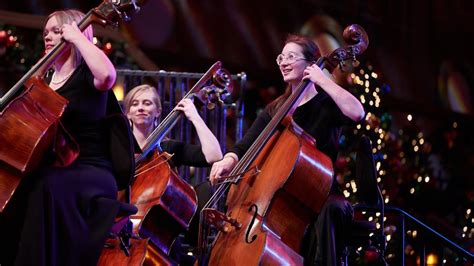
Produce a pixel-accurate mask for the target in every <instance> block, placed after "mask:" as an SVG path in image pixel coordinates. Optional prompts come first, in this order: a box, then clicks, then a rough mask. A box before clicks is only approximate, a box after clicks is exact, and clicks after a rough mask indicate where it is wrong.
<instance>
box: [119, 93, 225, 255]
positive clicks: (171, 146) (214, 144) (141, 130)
mask: <svg viewBox="0 0 474 266" xmlns="http://www.w3.org/2000/svg"><path fill="white" fill-rule="evenodd" d="M124 103H125V113H126V114H127V117H128V119H129V120H130V123H131V125H132V131H133V134H134V136H135V138H136V140H137V142H138V144H139V146H140V148H144V147H145V146H146V139H147V137H148V136H149V135H150V134H151V133H152V132H153V130H154V129H155V128H156V127H157V126H158V124H159V121H160V116H161V101H160V96H159V95H158V92H157V91H156V89H155V88H154V87H152V86H150V85H147V84H144V85H140V86H137V87H135V88H133V89H132V90H130V92H128V93H127V95H126V97H125V99H124ZM175 109H176V110H179V111H181V112H183V113H184V115H185V116H186V118H187V119H188V120H189V121H191V123H192V124H193V126H194V128H195V129H196V132H197V135H198V138H199V142H200V145H194V144H189V143H183V142H181V141H177V140H172V139H165V140H163V141H162V142H161V143H160V146H161V148H162V150H163V151H164V152H167V153H169V154H173V156H172V157H171V160H172V162H173V165H174V166H175V167H178V166H181V165H188V166H197V167H207V166H211V165H212V163H214V162H216V161H218V160H220V159H222V152H221V149H220V146H219V142H218V141H217V139H216V137H215V136H214V135H213V134H212V132H211V131H210V130H209V128H208V127H207V126H206V124H205V123H204V121H203V120H202V118H201V116H200V115H199V113H198V112H197V110H196V107H195V105H194V103H193V102H192V101H191V100H190V99H183V100H181V101H180V102H179V103H178V104H177V105H176V107H175ZM207 184H208V182H204V183H203V184H202V186H201V185H199V186H198V188H196V189H207V187H209V185H207ZM200 187H201V188H200ZM198 197H200V194H199V193H198ZM198 201H199V202H198V204H201V203H202V201H203V200H201V199H200V198H199V199H198ZM198 217H199V214H197V215H195V216H194V218H193V221H192V223H191V227H192V228H190V229H189V231H188V233H187V237H188V238H191V239H189V240H188V241H191V242H192V241H193V238H195V237H196V236H195V235H197V232H194V231H196V230H197V229H195V227H196V226H197V224H196V223H197V222H198V219H197V218H198ZM181 249H182V248H181V243H180V241H179V239H176V241H175V243H174V245H173V248H172V250H171V254H170V256H171V257H172V259H174V260H175V261H177V262H178V263H186V262H184V261H183V260H184V259H185V257H184V256H183V252H184V251H183V250H181Z"/></svg>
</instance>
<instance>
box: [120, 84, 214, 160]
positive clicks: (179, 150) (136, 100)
mask: <svg viewBox="0 0 474 266" xmlns="http://www.w3.org/2000/svg"><path fill="white" fill-rule="evenodd" d="M124 102H125V112H126V114H127V117H128V119H129V120H130V123H131V125H132V131H133V134H134V136H135V138H136V139H137V142H138V144H139V146H140V148H143V147H144V145H145V144H146V139H147V137H148V136H149V135H150V133H151V132H152V131H153V129H155V127H156V126H158V122H159V120H160V116H161V102H160V96H159V95H158V93H157V91H156V89H155V88H154V87H152V86H149V85H140V86H137V87H135V88H133V89H132V90H130V92H129V93H128V94H127V96H126V97H125V100H124ZM175 109H176V110H178V111H182V112H183V113H184V115H185V116H186V118H187V119H188V120H189V121H191V123H192V124H193V126H194V128H195V129H196V132H197V135H198V138H199V142H200V143H201V145H191V144H185V143H182V142H179V141H175V140H170V139H168V140H165V141H162V142H161V143H160V146H161V148H162V149H163V151H166V152H168V153H170V154H174V155H173V157H172V158H171V160H172V161H173V163H174V164H175V166H180V165H190V166H200V167H203V166H209V165H210V164H212V163H213V162H215V161H218V160H220V159H221V158H222V152H221V149H220V146H219V142H218V141H217V139H216V137H215V136H214V135H213V134H212V132H211V131H210V130H209V128H208V127H207V126H206V124H205V123H204V121H203V120H202V118H201V116H200V115H199V113H198V112H197V110H196V107H195V106H194V104H193V102H192V101H191V100H190V99H183V100H181V101H180V102H179V103H178V105H177V106H176V107H175Z"/></svg>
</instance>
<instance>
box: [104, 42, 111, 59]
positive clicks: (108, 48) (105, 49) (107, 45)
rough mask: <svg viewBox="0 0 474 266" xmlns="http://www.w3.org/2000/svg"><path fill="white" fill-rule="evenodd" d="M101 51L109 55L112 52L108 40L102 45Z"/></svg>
mask: <svg viewBox="0 0 474 266" xmlns="http://www.w3.org/2000/svg"><path fill="white" fill-rule="evenodd" d="M102 51H104V53H105V54H106V55H107V56H109V55H110V54H112V44H111V43H110V42H108V43H106V44H105V45H104V47H102Z"/></svg>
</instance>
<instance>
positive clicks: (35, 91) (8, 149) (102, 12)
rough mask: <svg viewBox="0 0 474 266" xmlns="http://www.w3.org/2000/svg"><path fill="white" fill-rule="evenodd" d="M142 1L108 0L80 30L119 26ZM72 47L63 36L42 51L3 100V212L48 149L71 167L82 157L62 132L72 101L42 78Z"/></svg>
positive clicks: (0, 182) (0, 166)
mask: <svg viewBox="0 0 474 266" xmlns="http://www.w3.org/2000/svg"><path fill="white" fill-rule="evenodd" d="M143 2H144V0H122V1H111V0H108V1H107V0H106V1H104V2H103V3H102V4H101V5H99V6H98V7H96V8H93V9H91V10H90V11H89V12H88V13H87V14H86V15H85V17H84V18H83V19H82V20H81V22H80V23H79V24H78V27H79V29H80V30H81V31H83V30H84V29H86V28H87V27H88V26H89V25H91V24H92V23H96V24H99V25H102V26H106V25H108V24H115V22H114V20H116V18H118V17H120V18H124V19H126V18H128V16H127V13H126V12H129V11H137V10H139V6H140V5H142V4H143ZM69 48H70V45H69V44H67V43H66V42H65V41H64V40H62V41H61V42H59V43H58V44H57V45H56V46H55V47H54V48H53V49H52V50H51V51H50V52H49V53H47V54H46V55H44V56H43V57H42V58H41V59H40V60H39V61H38V62H37V63H36V64H35V65H34V66H33V67H32V68H31V69H30V70H29V71H28V72H27V73H26V74H25V75H24V76H23V77H22V78H21V79H20V80H19V81H18V82H17V83H16V84H15V85H14V86H13V87H12V88H11V89H10V90H9V91H8V92H7V93H6V94H5V95H4V96H3V97H2V98H1V99H0V143H2V145H0V213H1V212H2V211H3V210H4V209H5V207H6V205H7V204H8V202H9V200H10V199H11V197H12V196H13V194H14V192H15V190H16V189H17V187H18V185H19V184H20V182H21V179H22V178H23V177H25V176H26V175H27V174H28V173H30V172H31V171H33V170H34V169H36V168H37V167H38V165H39V163H40V162H41V159H42V158H43V157H44V155H45V153H46V152H47V151H48V150H49V149H51V147H53V151H54V153H55V155H56V157H57V163H58V164H60V165H68V164H70V163H72V162H73V161H74V159H75V158H76V157H77V155H78V150H77V148H76V147H74V145H71V144H70V143H67V142H66V139H67V137H65V135H64V134H63V133H62V132H61V131H60V130H58V129H59V128H60V122H59V120H60V118H61V116H62V115H63V113H64V110H65V108H66V106H67V104H68V102H67V100H66V99H64V98H63V97H62V96H60V95H59V94H57V93H56V92H55V91H53V90H52V89H51V88H49V87H48V85H47V84H46V83H45V81H44V79H43V76H44V74H45V73H46V72H47V70H48V69H50V67H51V66H52V65H53V63H54V62H55V61H56V60H57V58H58V57H59V56H60V55H61V54H62V53H64V52H65V51H66V50H67V49H69Z"/></svg>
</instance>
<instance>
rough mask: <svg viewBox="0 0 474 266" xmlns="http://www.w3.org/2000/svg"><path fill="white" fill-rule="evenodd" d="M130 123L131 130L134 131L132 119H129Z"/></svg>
mask: <svg viewBox="0 0 474 266" xmlns="http://www.w3.org/2000/svg"><path fill="white" fill-rule="evenodd" d="M128 121H129V122H130V129H131V130H132V131H133V121H132V119H128Z"/></svg>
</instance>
